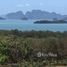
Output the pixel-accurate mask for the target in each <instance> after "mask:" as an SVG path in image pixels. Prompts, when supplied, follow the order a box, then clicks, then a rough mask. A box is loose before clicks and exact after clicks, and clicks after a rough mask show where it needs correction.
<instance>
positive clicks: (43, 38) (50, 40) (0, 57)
mask: <svg viewBox="0 0 67 67" xmlns="http://www.w3.org/2000/svg"><path fill="white" fill-rule="evenodd" d="M12 63H20V64H21V63H22V64H23V65H25V66H24V67H28V66H29V67H43V66H45V65H67V32H51V31H25V32H22V31H18V30H11V31H8V30H0V64H12Z"/></svg>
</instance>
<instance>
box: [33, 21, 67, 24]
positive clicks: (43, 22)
mask: <svg viewBox="0 0 67 67" xmlns="http://www.w3.org/2000/svg"><path fill="white" fill-rule="evenodd" d="M46 23H51V24H52V23H57V24H58V23H67V21H66V20H40V21H35V22H34V24H46Z"/></svg>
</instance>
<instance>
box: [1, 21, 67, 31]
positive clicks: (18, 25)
mask: <svg viewBox="0 0 67 67" xmlns="http://www.w3.org/2000/svg"><path fill="white" fill-rule="evenodd" d="M34 21H35V20H27V21H22V20H0V30H11V29H18V30H22V31H30V30H37V31H39V30H42V31H43V30H44V31H46V30H49V31H61V32H62V31H67V24H34V23H33V22H34Z"/></svg>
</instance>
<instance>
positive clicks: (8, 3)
mask: <svg viewBox="0 0 67 67" xmlns="http://www.w3.org/2000/svg"><path fill="white" fill-rule="evenodd" d="M20 10H21V11H23V12H24V13H25V12H26V11H31V10H43V11H44V10H45V11H48V12H56V13H58V14H63V15H67V0H0V15H2V14H6V13H10V12H16V11H20Z"/></svg>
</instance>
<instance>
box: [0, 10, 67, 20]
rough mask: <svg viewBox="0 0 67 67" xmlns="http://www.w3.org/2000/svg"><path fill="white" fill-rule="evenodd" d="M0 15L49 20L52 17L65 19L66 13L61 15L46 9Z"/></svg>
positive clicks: (13, 17) (20, 18) (12, 17)
mask: <svg viewBox="0 0 67 67" xmlns="http://www.w3.org/2000/svg"><path fill="white" fill-rule="evenodd" d="M0 17H2V18H6V19H15V20H28V19H29V20H37V19H38V20H40V19H45V20H51V19H53V18H57V19H62V20H67V15H61V14H57V13H55V12H48V11H42V10H32V11H27V12H26V13H23V11H17V12H11V13H7V14H5V15H1V16H0Z"/></svg>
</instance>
